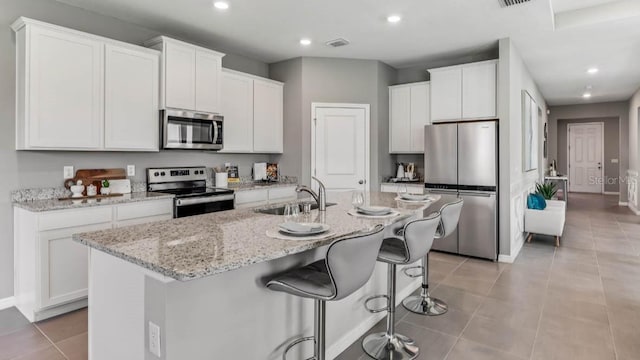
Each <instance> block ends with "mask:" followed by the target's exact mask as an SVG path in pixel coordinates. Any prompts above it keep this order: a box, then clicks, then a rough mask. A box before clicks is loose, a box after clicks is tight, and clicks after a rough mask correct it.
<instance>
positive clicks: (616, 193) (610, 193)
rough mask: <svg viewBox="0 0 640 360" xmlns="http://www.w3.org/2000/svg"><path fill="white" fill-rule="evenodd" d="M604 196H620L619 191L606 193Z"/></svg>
mask: <svg viewBox="0 0 640 360" xmlns="http://www.w3.org/2000/svg"><path fill="white" fill-rule="evenodd" d="M603 194H605V195H620V192H619V191H605V192H604V193H603Z"/></svg>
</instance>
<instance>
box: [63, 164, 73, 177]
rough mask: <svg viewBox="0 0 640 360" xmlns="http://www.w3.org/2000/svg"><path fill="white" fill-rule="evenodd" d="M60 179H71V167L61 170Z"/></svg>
mask: <svg viewBox="0 0 640 360" xmlns="http://www.w3.org/2000/svg"><path fill="white" fill-rule="evenodd" d="M62 177H64V179H65V180H66V179H73V166H65V167H63V168H62Z"/></svg>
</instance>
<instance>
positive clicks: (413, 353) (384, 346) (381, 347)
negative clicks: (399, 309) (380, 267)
mask: <svg viewBox="0 0 640 360" xmlns="http://www.w3.org/2000/svg"><path fill="white" fill-rule="evenodd" d="M388 266H389V267H388V271H387V293H388V297H389V302H388V304H387V331H386V332H383V333H375V334H370V335H368V336H367V337H365V338H364V340H363V341H362V349H363V350H364V352H365V353H367V355H369V356H370V357H371V358H374V359H378V360H389V359H393V360H410V359H415V358H416V357H418V353H419V351H420V349H419V348H418V346H416V345H414V341H413V340H411V339H409V338H408V337H406V336H403V335H399V334H396V333H395V315H396V306H395V304H396V265H395V264H389V265H388Z"/></svg>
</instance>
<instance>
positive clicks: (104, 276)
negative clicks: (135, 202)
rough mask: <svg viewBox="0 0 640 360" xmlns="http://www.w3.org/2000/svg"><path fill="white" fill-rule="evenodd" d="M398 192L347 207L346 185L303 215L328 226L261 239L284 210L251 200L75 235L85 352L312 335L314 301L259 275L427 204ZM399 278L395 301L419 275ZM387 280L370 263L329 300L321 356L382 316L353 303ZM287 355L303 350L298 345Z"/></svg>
mask: <svg viewBox="0 0 640 360" xmlns="http://www.w3.org/2000/svg"><path fill="white" fill-rule="evenodd" d="M395 196H396V195H395V194H382V193H372V194H370V196H369V199H370V202H371V204H372V205H385V206H390V207H393V208H397V209H398V210H399V212H400V214H399V215H398V216H396V217H393V218H386V219H364V218H361V217H354V216H351V215H349V214H347V211H349V210H350V209H351V204H350V203H351V194H350V193H342V194H337V195H335V197H334V198H331V197H330V198H329V199H328V200H329V201H334V202H337V204H336V205H335V206H330V207H328V208H327V211H326V212H325V213H324V214H323V213H321V212H318V211H312V212H311V217H312V218H313V219H314V220H316V221H319V222H324V223H326V224H328V225H329V226H330V227H331V232H332V233H333V234H334V235H332V236H331V237H329V238H325V239H322V240H296V241H291V240H279V239H273V238H270V237H267V236H266V231H267V230H270V229H275V228H276V227H277V225H278V224H279V223H282V222H283V221H284V219H283V217H282V216H276V215H267V214H261V213H258V212H256V211H254V210H253V209H244V210H231V211H224V212H218V213H210V214H205V215H199V216H192V217H186V218H181V219H173V220H168V221H160V222H154V223H148V224H144V225H137V226H130V227H123V228H118V229H113V230H106V231H98V232H91V233H82V234H76V235H74V239H75V240H76V241H78V242H80V243H82V244H85V245H87V246H89V247H90V265H89V358H90V359H91V360H102V359H132V360H133V359H194V360H196V359H277V358H280V356H281V352H282V348H283V346H284V345H285V344H286V343H287V342H288V341H290V340H291V339H292V338H295V337H298V336H301V335H307V334H310V333H312V328H313V302H312V301H305V300H303V299H300V298H295V297H293V296H289V295H286V294H284V293H275V292H271V291H269V290H267V289H266V288H265V286H264V284H265V283H266V282H267V281H268V280H269V279H270V278H272V277H273V276H275V275H276V274H278V273H280V272H283V271H285V270H287V269H290V268H294V267H299V266H302V265H305V264H307V263H310V262H312V261H314V260H316V259H320V258H323V257H324V253H325V251H326V246H327V245H329V244H330V243H331V242H332V241H333V240H335V239H337V238H339V237H341V236H344V235H347V234H351V233H353V232H356V231H361V230H366V229H370V228H372V227H374V226H375V225H377V224H384V225H386V226H387V229H388V230H387V231H392V229H395V228H398V227H400V226H402V224H403V223H404V222H406V221H408V220H409V219H412V218H416V217H422V216H423V215H424V212H425V211H431V210H425V209H426V208H427V206H428V204H427V205H425V204H415V203H414V204H409V203H406V202H398V201H395V200H394V198H395ZM398 280H399V282H398V299H402V298H404V297H405V296H407V295H409V294H410V293H411V292H413V291H414V290H415V289H417V288H418V287H419V285H420V279H409V278H406V277H404V276H399V278H398ZM385 289H386V268H385V266H384V265H383V264H378V265H377V266H376V270H375V271H374V274H373V276H372V278H371V280H370V281H369V282H368V283H367V285H365V286H364V287H363V288H362V289H360V290H359V291H357V292H356V293H354V294H353V295H351V296H350V297H348V298H346V299H343V300H342V301H339V302H336V303H329V304H328V306H327V307H328V312H327V355H328V358H333V357H335V356H337V355H338V354H339V353H340V352H341V351H342V350H344V349H345V348H346V347H347V346H348V345H349V344H351V343H352V342H353V341H355V340H357V339H358V337H359V336H361V335H362V334H363V333H364V332H366V331H367V330H368V329H369V328H370V327H371V326H373V325H374V324H375V323H376V322H377V321H378V320H379V319H381V318H382V317H383V316H384V314H376V315H373V314H370V313H368V312H367V311H366V310H365V309H364V307H363V304H362V303H363V300H364V299H365V298H367V297H368V296H371V295H374V294H382V293H384V292H385ZM151 324H153V325H151ZM150 325H151V327H152V328H153V327H154V326H155V325H157V326H158V328H159V333H160V336H159V337H160V342H159V347H158V349H159V351H156V350H154V351H150V348H154V346H153V345H154V344H150V336H149V331H150V330H149V328H150ZM301 350H302V351H304V350H305V349H304V347H301ZM154 353H156V354H159V356H158V355H154ZM306 353H308V351H307V352H306ZM290 356H291V357H292V358H297V357H300V358H302V357H303V355H302V354H296V352H295V351H294V352H293V353H292V354H291V355H290Z"/></svg>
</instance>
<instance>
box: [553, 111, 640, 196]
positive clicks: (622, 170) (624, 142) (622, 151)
mask: <svg viewBox="0 0 640 360" xmlns="http://www.w3.org/2000/svg"><path fill="white" fill-rule="evenodd" d="M549 111H550V114H549V128H548V132H549V139H548V144H549V156H548V159H547V160H548V161H551V160H553V159H556V160H559V157H560V155H561V154H559V152H558V146H559V144H558V136H561V135H559V134H558V120H559V119H563V120H572V119H581V120H582V119H602V118H617V119H619V129H618V131H619V136H618V139H619V140H618V141H619V150H618V154H619V155H618V156H619V157H620V162H619V165H618V166H619V167H618V169H619V176H620V177H621V178H623V179H625V178H626V175H627V170H628V169H629V156H630V148H629V138H630V135H629V134H630V133H629V130H630V128H629V103H628V102H626V101H618V102H608V103H597V104H580V105H564V106H551V107H549ZM565 156H566V155H565ZM547 167H548V162H547ZM560 169H563V168H560ZM561 171H564V170H561ZM619 191H620V201H621V202H626V201H627V186H625V185H623V186H620V188H619Z"/></svg>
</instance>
